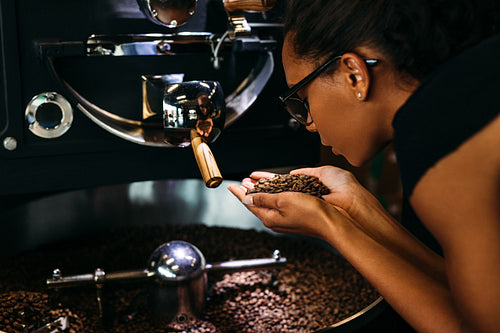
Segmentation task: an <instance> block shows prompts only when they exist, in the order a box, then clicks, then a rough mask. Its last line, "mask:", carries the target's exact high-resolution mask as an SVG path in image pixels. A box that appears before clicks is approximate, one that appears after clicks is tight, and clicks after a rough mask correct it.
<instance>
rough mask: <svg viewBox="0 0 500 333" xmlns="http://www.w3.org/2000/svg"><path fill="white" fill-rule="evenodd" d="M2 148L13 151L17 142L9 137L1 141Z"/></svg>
mask: <svg viewBox="0 0 500 333" xmlns="http://www.w3.org/2000/svg"><path fill="white" fill-rule="evenodd" d="M3 147H4V148H5V149H7V150H10V151H13V150H16V149H17V140H16V139H15V138H13V137H11V136H8V137H6V138H5V139H3Z"/></svg>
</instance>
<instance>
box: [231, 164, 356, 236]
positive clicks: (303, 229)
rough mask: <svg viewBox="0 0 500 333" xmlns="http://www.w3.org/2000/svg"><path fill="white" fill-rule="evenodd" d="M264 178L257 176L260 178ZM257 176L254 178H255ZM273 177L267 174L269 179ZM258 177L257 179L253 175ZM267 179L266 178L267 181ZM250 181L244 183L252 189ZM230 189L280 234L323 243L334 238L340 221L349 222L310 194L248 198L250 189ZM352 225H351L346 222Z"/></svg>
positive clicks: (233, 187) (265, 223) (264, 222)
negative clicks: (335, 228)
mask: <svg viewBox="0 0 500 333" xmlns="http://www.w3.org/2000/svg"><path fill="white" fill-rule="evenodd" d="M259 174H260V175H261V176H263V175H265V174H262V173H257V175H259ZM252 175H254V174H252ZM269 175H270V176H272V175H273V174H269V173H268V174H267V175H266V176H269ZM254 176H255V175H254ZM266 178H267V177H266ZM249 182H250V180H247V181H245V182H244V183H245V184H246V185H247V186H251V185H249V184H250V183H249ZM228 189H229V190H230V191H231V192H232V193H233V194H234V195H235V196H236V197H237V198H238V199H240V201H241V202H243V203H244V204H245V205H246V207H247V208H248V209H249V210H250V211H251V212H252V213H253V214H254V215H255V216H257V217H258V218H259V219H260V220H261V221H262V223H263V224H264V225H265V226H266V227H268V228H269V229H271V230H273V231H275V232H280V233H294V234H301V235H305V236H312V237H317V238H320V239H325V238H327V236H328V235H330V236H331V235H332V232H333V228H334V227H335V222H336V221H337V222H338V219H342V220H348V219H349V217H348V216H347V215H346V214H343V213H342V212H341V210H338V209H337V208H336V207H334V206H333V205H331V204H329V203H328V202H326V201H324V200H321V199H319V198H317V197H314V196H311V195H309V194H304V193H297V192H282V193H273V194H269V193H253V194H251V195H247V194H246V189H247V187H245V186H239V185H234V184H231V185H229V186H228ZM347 222H349V223H350V221H347Z"/></svg>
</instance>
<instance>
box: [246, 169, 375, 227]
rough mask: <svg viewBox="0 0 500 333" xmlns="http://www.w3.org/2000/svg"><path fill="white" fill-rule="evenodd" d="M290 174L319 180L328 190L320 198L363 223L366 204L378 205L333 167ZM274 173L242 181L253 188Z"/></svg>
mask: <svg viewBox="0 0 500 333" xmlns="http://www.w3.org/2000/svg"><path fill="white" fill-rule="evenodd" d="M290 173H291V174H303V175H309V176H314V177H317V178H319V180H320V181H321V182H322V183H323V184H324V185H325V186H326V187H328V189H329V190H330V193H329V194H327V195H324V196H323V197H322V198H323V199H324V200H325V201H327V202H329V203H331V204H332V205H334V206H336V207H337V208H339V209H341V210H343V211H345V212H346V213H347V214H349V215H350V216H351V217H352V218H354V219H356V220H360V221H363V220H364V219H365V217H366V209H364V207H366V206H367V203H370V205H369V206H370V207H373V206H377V205H379V203H378V201H377V199H376V198H375V197H374V196H373V195H372V194H371V193H370V192H368V191H367V190H366V189H365V188H364V187H363V186H362V185H361V184H360V183H359V182H358V181H357V179H356V177H354V175H353V174H352V173H350V172H349V171H346V170H344V169H341V168H337V167H333V166H322V167H318V168H303V169H296V170H293V171H291V172H290ZM273 176H275V174H274V173H270V172H263V171H256V172H253V173H252V174H251V175H250V177H249V178H245V179H243V181H242V186H243V187H245V188H246V189H251V188H253V186H254V184H255V183H256V182H257V181H258V180H259V179H262V178H271V177H273Z"/></svg>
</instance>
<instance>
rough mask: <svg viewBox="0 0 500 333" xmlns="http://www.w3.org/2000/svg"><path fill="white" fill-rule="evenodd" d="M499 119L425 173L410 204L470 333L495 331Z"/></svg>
mask: <svg viewBox="0 0 500 333" xmlns="http://www.w3.org/2000/svg"><path fill="white" fill-rule="evenodd" d="M499 147H500V117H497V119H495V120H494V121H493V122H492V123H490V124H489V125H488V126H487V127H485V128H484V129H483V130H481V131H480V132H479V133H477V134H476V135H475V136H473V137H472V138H471V139H469V140H468V141H467V142H465V143H464V144H463V145H462V146H460V147H459V148H458V149H457V150H456V151H454V152H453V153H451V154H449V155H448V156H446V157H445V158H443V159H442V160H441V161H439V163H437V164H436V165H435V167H433V168H432V169H430V170H429V171H428V172H427V173H426V174H425V175H424V176H423V177H422V179H421V180H420V182H419V183H418V184H417V186H416V187H415V190H414V193H413V195H412V197H411V198H410V202H411V204H412V206H413V207H414V209H415V211H416V213H417V214H418V216H419V217H420V218H421V220H422V221H423V222H424V223H425V225H426V227H427V228H428V229H429V230H430V231H431V232H432V233H433V234H434V236H435V237H436V239H437V240H438V241H439V243H440V244H441V246H442V248H443V251H444V256H445V262H446V271H447V275H448V279H449V283H450V287H451V291H452V295H453V299H454V302H455V304H456V306H457V309H458V310H459V312H460V313H461V315H462V318H463V319H464V323H465V324H466V325H467V326H469V327H470V328H471V331H472V332H498V330H499V329H500V316H499V315H498V313H499V309H500V148H499Z"/></svg>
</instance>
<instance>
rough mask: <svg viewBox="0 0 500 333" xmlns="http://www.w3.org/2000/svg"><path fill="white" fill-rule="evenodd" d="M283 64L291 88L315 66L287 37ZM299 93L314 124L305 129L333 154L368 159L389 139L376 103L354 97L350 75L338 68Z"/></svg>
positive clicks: (358, 163)
mask: <svg viewBox="0 0 500 333" xmlns="http://www.w3.org/2000/svg"><path fill="white" fill-rule="evenodd" d="M283 66H284V70H285V75H286V80H287V83H288V85H289V86H290V87H291V86H293V85H295V84H297V83H298V82H299V81H300V80H302V79H303V78H304V77H306V76H307V75H308V74H310V73H311V72H312V71H313V70H315V69H316V68H317V67H318V65H317V64H313V63H312V62H310V61H306V60H302V59H298V58H297V57H296V56H295V53H294V51H293V47H292V46H291V44H290V39H289V38H288V37H287V38H286V39H285V44H284V46H283ZM332 66H334V65H332ZM337 67H339V65H337ZM298 95H299V97H300V98H301V99H302V100H307V102H308V104H309V110H310V116H311V117H312V120H313V123H312V124H311V125H309V126H307V129H308V130H309V131H313V132H316V131H317V132H318V133H319V135H320V137H321V143H322V144H323V145H325V146H330V147H332V151H333V153H334V154H338V155H343V156H344V157H345V158H346V159H347V160H348V161H349V163H351V164H352V165H354V166H361V165H362V164H364V163H365V162H367V161H369V160H370V159H371V158H373V157H374V156H375V155H376V154H377V153H378V152H379V151H380V150H381V149H383V147H384V146H385V145H386V144H387V142H388V141H390V135H389V134H388V133H387V131H388V129H387V126H389V127H390V129H389V131H392V126H391V124H390V121H389V123H388V121H387V119H386V118H387V117H385V116H383V113H382V112H379V111H380V110H379V109H380V107H379V104H378V103H376V102H375V101H372V102H370V101H369V99H365V98H363V99H362V100H360V99H359V98H357V95H356V93H355V89H353V87H352V82H351V81H349V75H345V73H342V72H341V70H340V69H337V70H335V72H334V73H332V74H325V75H320V76H319V77H317V78H315V79H314V80H313V81H312V82H310V83H309V84H308V85H307V86H305V87H304V88H303V89H301V90H300V91H299V92H298ZM388 135H389V138H388ZM391 135H392V133H391Z"/></svg>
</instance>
